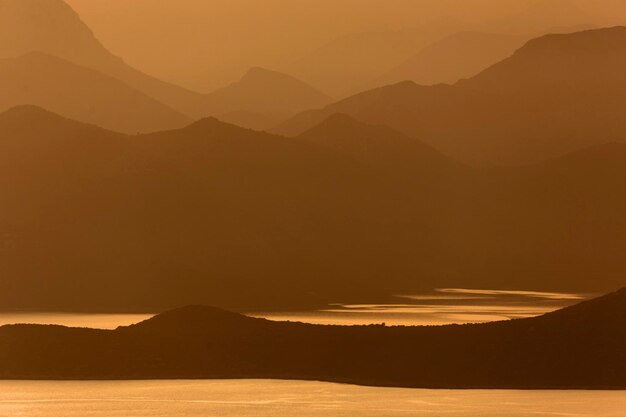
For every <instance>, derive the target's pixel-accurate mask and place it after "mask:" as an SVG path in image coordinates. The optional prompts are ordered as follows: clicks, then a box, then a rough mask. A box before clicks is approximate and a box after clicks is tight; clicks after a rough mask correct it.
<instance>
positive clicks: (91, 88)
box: [0, 52, 191, 133]
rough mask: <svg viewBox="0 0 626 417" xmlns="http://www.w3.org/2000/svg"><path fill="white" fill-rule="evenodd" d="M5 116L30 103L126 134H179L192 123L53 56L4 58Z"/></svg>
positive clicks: (0, 105) (1, 103)
mask: <svg viewBox="0 0 626 417" xmlns="http://www.w3.org/2000/svg"><path fill="white" fill-rule="evenodd" d="M0 89H1V90H2V95H1V96H0V111H4V110H7V109H9V108H11V107H14V106H17V105H24V104H31V105H38V106H41V107H45V108H47V109H49V110H51V111H54V112H56V113H58V114H61V115H63V116H65V117H69V118H72V119H75V120H80V121H83V122H87V123H93V124H97V125H99V126H102V127H105V128H108V129H111V130H115V131H119V132H127V133H137V132H149V131H156V130H165V129H174V128H178V127H182V126H184V125H186V124H189V123H190V122H191V120H190V119H188V118H187V117H186V116H183V115H182V114H180V113H178V112H176V111H175V110H173V109H171V108H169V107H167V106H165V105H163V104H161V103H159V102H157V101H156V100H154V99H152V98H150V97H148V96H146V95H145V94H143V93H141V92H139V91H137V90H135V89H133V88H131V87H129V86H127V85H125V84H124V83H122V82H120V81H118V80H116V79H115V78H112V77H109V76H106V75H103V74H101V73H98V72H96V71H94V70H91V69H88V68H85V67H81V66H79V65H76V64H72V63H70V62H68V61H65V60H63V59H60V58H56V57H54V56H52V55H47V54H43V53H38V52H32V53H29V54H27V55H22V56H19V57H17V58H6V59H0Z"/></svg>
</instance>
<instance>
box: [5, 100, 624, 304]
mask: <svg viewBox="0 0 626 417" xmlns="http://www.w3.org/2000/svg"><path fill="white" fill-rule="evenodd" d="M625 167H626V145H625V144H613V145H603V146H599V147H595V148H591V149H587V150H585V151H582V152H580V153H577V154H571V155H568V156H567V157H563V158H560V159H556V160H551V161H547V162H545V163H542V164H538V165H532V166H527V167H520V168H508V169H496V170H473V169H470V168H467V167H464V166H463V165H460V164H457V163H455V162H454V161H450V160H448V159H447V158H445V157H443V156H441V155H440V154H438V153H437V152H435V151H433V150H432V149H430V148H429V147H428V146H426V145H423V144H421V143H420V142H418V141H416V140H414V139H410V138H407V137H406V136H404V135H402V134H400V133H398V132H395V131H393V130H390V129H388V128H385V127H380V126H369V125H367V124H363V123H360V122H356V121H354V120H352V119H349V118H347V117H345V116H335V117H333V118H331V119H330V120H327V121H326V122H325V123H324V124H323V125H321V126H319V127H318V128H316V129H314V130H312V131H310V132H309V133H308V134H307V135H303V136H302V137H301V138H297V139H292V138H285V137H281V136H276V135H271V134H268V133H261V132H255V131H252V130H246V129H242V128H239V127H236V126H233V125H228V124H225V123H222V122H219V121H218V120H216V119H204V120H201V121H199V122H196V123H194V124H192V125H190V126H187V127H185V128H183V129H178V130H173V131H164V132H158V133H152V134H147V135H135V136H126V135H122V134H115V133H112V132H110V131H106V130H103V129H99V128H96V127H94V126H90V125H84V124H81V123H77V122H73V121H70V120H67V119H63V118H60V117H58V116H55V115H53V114H50V113H48V112H45V111H43V110H41V109H36V108H33V107H21V108H16V109H13V110H10V111H8V112H5V113H2V114H0V194H2V195H3V196H4V198H3V199H0V265H2V271H3V274H2V276H1V277H0V309H37V310H47V311H50V310H62V311H67V310H68V309H69V310H77V309H78V310H80V309H84V310H87V311H129V310H131V309H141V310H143V311H146V310H147V311H154V310H163V309H166V308H170V307H172V306H175V305H182V304H189V303H194V304H213V305H217V306H221V307H231V308H247V309H251V310H253V309H266V308H293V307H294V306H299V307H300V308H302V306H320V305H324V304H326V303H329V302H337V301H339V302H349V301H355V302H364V301H365V300H380V298H381V297H383V298H385V297H387V296H389V295H390V294H411V293H414V292H415V291H419V290H422V289H426V288H436V287H450V288H457V287H459V288H463V287H467V286H472V287H482V288H504V289H533V290H534V289H536V290H555V289H560V290H573V291H598V290H602V289H606V288H610V287H615V286H619V285H622V284H623V275H621V273H620V271H623V270H624V269H625V268H626V263H625V262H626V260H625V258H624V256H623V253H624V251H625V250H626V247H625V246H624V242H626V227H625V225H624V222H623V213H624V211H626V198H624V196H623V193H618V192H616V191H615V190H619V189H621V187H623V184H622V182H623V180H622V179H623V178H626V172H625V169H626V168H625ZM590 242H593V244H590ZM42 271H45V272H42ZM503 277H506V278H503Z"/></svg>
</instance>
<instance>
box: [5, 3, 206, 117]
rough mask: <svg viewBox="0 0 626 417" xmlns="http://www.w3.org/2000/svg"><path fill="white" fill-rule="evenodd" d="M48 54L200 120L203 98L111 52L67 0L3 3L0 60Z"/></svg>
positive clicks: (202, 112)
mask: <svg viewBox="0 0 626 417" xmlns="http://www.w3.org/2000/svg"><path fill="white" fill-rule="evenodd" d="M30 52H44V53H47V54H50V55H54V56H58V57H60V58H63V59H65V60H68V61H70V62H73V63H75V64H78V65H81V66H84V67H87V68H91V69H93V70H96V71H99V72H101V73H104V74H107V75H109V76H111V77H114V78H117V79H118V80H120V81H122V82H124V83H125V84H127V85H129V86H131V87H133V88H135V89H137V90H139V91H141V92H142V93H144V94H146V95H147V96H149V97H151V98H153V99H155V100H158V101H160V102H162V103H164V104H166V105H168V106H170V107H172V108H174V109H176V110H177V111H179V112H181V113H184V114H186V115H187V116H190V117H201V116H202V115H203V114H204V111H203V109H202V95H201V94H197V93H193V92H191V91H188V90H185V89H183V88H180V87H177V86H174V85H172V84H168V83H166V82H163V81H160V80H157V79H156V78H154V77H151V76H149V75H146V74H144V73H142V72H140V71H138V70H136V69H134V68H132V67H130V66H128V65H126V64H125V63H124V61H123V60H122V59H120V58H119V57H117V56H115V55H113V54H112V53H111V52H109V51H108V50H107V49H106V48H105V47H104V46H103V45H102V44H101V43H100V42H99V41H98V40H97V39H96V37H95V36H94V34H93V32H92V31H91V30H90V29H89V28H88V27H87V25H85V23H84V22H83V21H82V20H81V19H80V16H78V14H76V12H75V11H74V10H73V9H72V8H71V7H70V6H68V5H67V4H66V3H65V2H64V1H63V0H0V58H11V57H15V56H19V55H23V54H27V53H30Z"/></svg>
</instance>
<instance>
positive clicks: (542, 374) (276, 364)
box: [0, 289, 626, 389]
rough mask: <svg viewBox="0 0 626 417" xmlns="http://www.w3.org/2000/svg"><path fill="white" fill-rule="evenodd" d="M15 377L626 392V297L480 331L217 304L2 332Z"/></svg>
mask: <svg viewBox="0 0 626 417" xmlns="http://www.w3.org/2000/svg"><path fill="white" fill-rule="evenodd" d="M0 351H2V353H3V354H2V356H0V377H2V378H4V379H34V378H37V379H187V378H190V379H191V378H194V379H195V378H203V379H207V378H276V379H301V380H321V381H331V382H341V383H353V384H362V385H371V386H392V387H412V388H449V389H453V388H454V389H458V388H483V389H485V388H499V389H505V388H506V389H514V388H515V389H624V388H625V387H626V290H624V289H623V290H620V291H618V292H615V293H611V294H608V295H606V296H603V297H600V298H597V299H594V300H591V301H586V302H583V303H581V304H578V305H575V306H573V307H569V308H566V309H563V310H559V311H557V312H554V313H550V314H546V315H544V316H540V317H536V318H530V319H522V320H512V321H504V322H496V323H488V324H478V325H464V326H458V325H451V326H439V327H438V326H431V327H386V326H384V325H373V326H351V327H342V326H319V325H308V324H301V323H290V322H271V321H267V320H263V319H255V318H249V317H244V316H240V315H237V314H234V313H230V312H227V311H222V310H218V309H214V308H209V307H201V306H193V307H185V308H180V309H177V310H173V311H169V312H166V313H163V314H161V315H157V316H156V317H154V318H152V319H149V320H147V321H144V322H141V323H138V324H136V325H133V326H129V327H120V328H118V329H116V330H109V331H107V330H90V329H75V328H65V327H60V326H37V325H13V326H4V327H2V328H0Z"/></svg>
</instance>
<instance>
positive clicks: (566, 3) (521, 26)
mask: <svg viewBox="0 0 626 417" xmlns="http://www.w3.org/2000/svg"><path fill="white" fill-rule="evenodd" d="M606 20H607V19H605V18H602V17H600V16H596V15H594V14H592V13H589V12H587V11H586V10H583V9H581V8H580V7H578V6H577V5H576V4H574V2H573V1H572V0H534V1H533V2H531V4H530V5H528V7H526V8H525V9H524V10H522V11H520V12H518V13H514V14H511V15H508V16H505V17H503V18H500V19H496V20H493V21H490V22H486V23H484V24H482V25H481V30H483V31H489V32H498V33H512V34H522V35H524V34H529V33H537V34H544V33H546V32H547V31H548V30H549V29H552V28H558V27H560V28H566V27H576V26H585V25H590V24H599V25H602V24H603V23H604V22H605V21H606Z"/></svg>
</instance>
